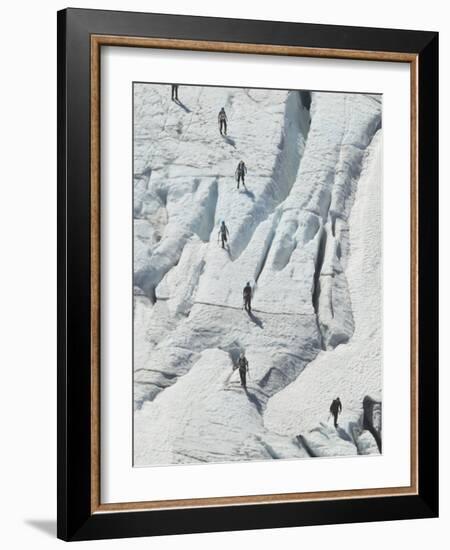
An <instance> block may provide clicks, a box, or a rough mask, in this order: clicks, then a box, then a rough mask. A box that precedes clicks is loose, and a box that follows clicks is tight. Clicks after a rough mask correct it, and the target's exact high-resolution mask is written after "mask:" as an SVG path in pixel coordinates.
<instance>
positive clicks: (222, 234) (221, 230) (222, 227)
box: [217, 220, 230, 248]
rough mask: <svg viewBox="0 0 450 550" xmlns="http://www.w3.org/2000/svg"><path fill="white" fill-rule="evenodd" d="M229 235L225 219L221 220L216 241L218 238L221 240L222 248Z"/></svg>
mask: <svg viewBox="0 0 450 550" xmlns="http://www.w3.org/2000/svg"><path fill="white" fill-rule="evenodd" d="M229 236H230V233H229V231H228V227H227V226H226V225H225V221H224V220H222V223H221V224H220V228H219V234H218V235H217V242H219V238H220V239H221V240H222V248H225V243H226V242H227V241H228V237H229Z"/></svg>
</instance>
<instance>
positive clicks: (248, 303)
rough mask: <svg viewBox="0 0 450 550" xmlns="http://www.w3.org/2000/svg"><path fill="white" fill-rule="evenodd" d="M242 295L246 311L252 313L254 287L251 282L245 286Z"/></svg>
mask: <svg viewBox="0 0 450 550" xmlns="http://www.w3.org/2000/svg"><path fill="white" fill-rule="evenodd" d="M242 295H243V298H244V308H245V311H248V312H249V313H250V312H251V310H252V287H251V286H250V283H249V282H248V283H247V284H246V285H245V287H244V290H243V292H242Z"/></svg>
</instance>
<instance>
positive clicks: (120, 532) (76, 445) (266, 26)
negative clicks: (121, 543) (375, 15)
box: [57, 9, 438, 540]
mask: <svg viewBox="0 0 450 550" xmlns="http://www.w3.org/2000/svg"><path fill="white" fill-rule="evenodd" d="M92 35H112V36H121V37H126V36H132V37H154V38H167V39H181V40H195V41H220V42H230V43H251V44H266V45H267V44H269V45H280V46H299V47H305V48H326V49H336V50H346V51H350V50H351V51H366V52H371V51H378V52H380V51H381V52H401V53H408V54H414V55H415V56H417V62H418V65H417V67H418V72H417V85H418V103H417V127H418V143H417V155H418V159H417V161H418V212H417V216H418V317H417V324H418V327H417V329H418V339H419V346H418V363H419V369H418V380H417V385H418V426H417V427H418V491H417V494H415V495H406V496H392V497H378V498H343V499H339V500H336V499H335V500H333V499H332V500H326V499H325V500H315V501H309V502H283V503H264V504H249V505H244V506H242V505H227V506H220V507H215V506H204V507H192V508H180V509H176V508H175V509H155V510H142V511H126V510H124V511H120V512H114V513H108V512H102V513H93V512H92V502H91V497H92V490H91V489H92V484H93V483H94V481H95V480H94V479H93V475H94V474H93V470H92V454H91V450H92V449H91V438H90V434H91V429H92V417H91V390H92V387H91V383H92V381H91V358H92V341H91V261H92V256H91V248H90V239H91V225H90V216H91V187H90V181H91V164H90V162H91V148H90V139H91V137H90V136H91V134H90V132H91V110H90V109H91V95H90V93H91V88H90V86H91V73H90V63H91V36H92ZM57 130H58V426H57V429H58V532H57V535H58V537H59V538H61V539H63V540H88V539H101V538H115V537H138V536H150V535H165V534H180V533H201V532H207V531H208V532H210V531H228V530H242V529H260V528H266V529H267V528H276V527H290V526H302V525H322V524H329V523H350V522H367V521H386V520H399V519H412V518H431V517H436V516H437V515H438V34H437V33H435V32H423V31H409V30H392V29H375V28H362V27H344V26H331V25H313V24H301V23H281V22H273V21H251V20H239V19H221V18H209V17H208V18H207V17H192V16H173V15H162V14H147V13H130V12H114V11H101V10H85V9H66V10H62V11H60V12H58V129H57Z"/></svg>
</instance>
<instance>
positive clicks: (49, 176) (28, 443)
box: [0, 0, 450, 550]
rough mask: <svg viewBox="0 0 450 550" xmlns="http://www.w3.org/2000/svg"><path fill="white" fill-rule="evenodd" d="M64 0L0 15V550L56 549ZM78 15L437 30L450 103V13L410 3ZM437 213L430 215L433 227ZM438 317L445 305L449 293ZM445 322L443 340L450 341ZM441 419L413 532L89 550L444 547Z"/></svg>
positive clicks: (445, 115) (132, 2)
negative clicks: (59, 20) (437, 470)
mask: <svg viewBox="0 0 450 550" xmlns="http://www.w3.org/2000/svg"><path fill="white" fill-rule="evenodd" d="M64 7H66V4H65V3H64V2H61V1H57V0H48V1H47V2H37V3H36V2H31V1H30V0H25V1H22V2H20V3H16V4H13V3H8V4H4V5H3V6H2V23H3V24H2V32H1V33H0V43H1V48H0V56H1V64H0V71H1V72H0V74H1V77H2V78H1V86H0V96H1V100H0V151H1V159H2V160H1V163H0V190H1V200H0V243H1V244H0V254H1V255H0V258H1V270H0V324H1V326H0V334H1V335H2V338H1V345H0V369H1V377H0V418H1V432H0V435H1V439H0V441H1V447H0V449H1V451H0V518H1V519H0V524H1V528H0V545H1V546H2V547H3V548H8V549H15V548H33V550H40V549H43V548H53V547H55V546H56V545H59V546H61V545H62V544H63V543H62V542H61V541H57V540H56V539H55V529H56V528H55V518H56V11H57V10H58V9H62V8H64ZM76 7H86V8H103V9H118V10H120V9H122V10H124V9H127V10H135V11H153V12H162V13H179V14H192V15H209V16H222V17H242V18H250V19H252V18H253V19H273V20H280V21H302V22H311V23H330V24H342V25H344V24H345V25H361V26H376V27H392V28H411V29H426V30H436V31H440V32H441V36H440V47H441V51H440V56H441V62H440V71H441V74H440V82H441V91H440V93H441V98H443V99H444V98H446V97H448V94H449V93H450V85H449V84H450V82H449V76H450V74H449V73H450V55H449V52H450V31H449V23H450V20H449V17H448V16H447V11H446V8H445V3H444V2H441V1H439V0H429V1H428V2H426V3H424V2H423V1H417V0H410V1H409V2H408V3H407V4H405V3H401V2H398V3H394V2H392V0H378V1H377V2H376V3H369V4H368V3H367V2H361V0H345V1H341V2H336V1H335V0H321V1H320V2H315V3H314V2H313V3H311V2H303V3H300V2H292V1H290V0H277V1H276V2H270V3H269V2H259V3H258V7H257V8H255V7H253V6H252V3H250V2H247V3H244V2H242V0H227V2H222V3H218V2H211V1H207V0H191V2H186V1H185V0H153V1H152V2H144V1H141V2H139V1H137V0H127V1H126V2H125V1H124V0H122V1H120V0H108V1H105V0H101V1H100V0H98V1H96V2H94V1H81V0H79V1H77V2H76ZM448 105H449V104H448V101H445V100H444V101H442V102H441V117H440V118H441V136H440V137H441V144H440V149H441V157H442V159H443V162H442V167H441V175H440V177H441V199H440V203H441V211H442V216H441V279H442V280H443V281H445V280H446V279H447V277H448V269H450V262H449V249H450V247H449V244H448V235H449V230H450V221H449V216H448V214H447V213H446V212H445V210H444V205H446V204H448V203H449V202H450V192H449V185H448V182H449V180H450V178H449V176H450V173H449V169H448V165H446V164H445V160H446V158H447V156H448V154H447V155H445V154H444V153H445V152H447V151H448V150H449V149H450V140H449V138H448V134H447V133H446V132H445V131H444V130H443V128H444V124H443V123H442V121H449V107H448ZM432 215H433V212H430V216H432ZM440 301H441V311H444V306H445V305H447V304H448V303H449V294H448V287H446V286H444V285H443V286H442V288H441V300H440ZM449 328H450V327H449V322H448V317H447V316H446V315H445V314H444V313H443V314H441V338H442V341H445V338H446V336H447V333H448V330H449ZM441 365H443V368H442V370H441V395H442V397H443V398H444V396H445V394H446V389H448V387H449V374H448V365H449V354H448V349H446V347H444V345H442V346H441ZM441 401H442V411H441V464H442V465H443V466H444V467H443V468H442V469H441V518H440V519H439V520H420V521H407V522H391V523H381V524H380V523H374V524H361V525H341V526H339V525H338V526H336V525H334V526H327V527H307V528H294V529H281V530H271V531H253V532H241V533H222V534H206V535H185V536H183V537H161V538H157V539H152V540H151V541H150V539H133V540H131V539H130V540H127V541H123V540H122V541H102V542H96V543H84V547H85V548H91V547H94V544H96V545H97V547H101V546H103V547H105V545H107V546H108V548H123V547H124V546H127V547H128V546H129V547H134V548H144V547H145V548H146V547H148V545H149V544H150V543H151V544H152V548H154V549H164V550H166V549H174V548H179V547H180V546H182V547H183V548H186V549H189V548H195V549H196V550H203V549H210V548H211V547H215V548H218V549H222V548H223V549H225V548H227V549H228V548H230V547H234V548H239V547H244V546H245V547H251V546H259V547H260V548H272V547H274V546H277V547H280V546H283V547H284V548H299V547H303V548H307V547H311V546H312V545H314V548H318V549H321V548H329V547H331V546H333V547H341V546H344V545H345V547H346V549H348V550H351V549H353V548H354V549H359V548H361V547H364V549H365V550H370V549H372V548H373V549H377V550H379V548H382V547H383V546H388V545H389V546H395V545H396V544H401V545H402V547H405V546H408V548H409V550H415V549H422V548H423V547H424V546H426V545H429V544H430V542H431V541H433V543H434V544H433V546H434V547H436V548H442V547H443V546H444V543H443V541H444V540H448V538H449V535H450V527H449V520H450V496H449V490H450V483H449V473H448V472H449V468H448V467H447V465H448V456H449V453H450V444H449V440H450V438H449V437H448V435H447V422H446V420H448V412H447V411H448V407H446V406H445V403H444V399H442V400H441Z"/></svg>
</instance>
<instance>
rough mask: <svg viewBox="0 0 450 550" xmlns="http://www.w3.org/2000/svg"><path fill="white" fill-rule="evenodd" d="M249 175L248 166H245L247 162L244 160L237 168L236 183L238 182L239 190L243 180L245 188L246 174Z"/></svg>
mask: <svg viewBox="0 0 450 550" xmlns="http://www.w3.org/2000/svg"><path fill="white" fill-rule="evenodd" d="M246 173H247V166H245V162H244V161H243V160H241V161H239V164H238V165H237V168H236V173H235V177H236V181H237V188H238V189H239V183H240V181H241V179H242V185H243V186H244V187H245V174H246ZM245 188H246V189H247V187H245Z"/></svg>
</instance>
